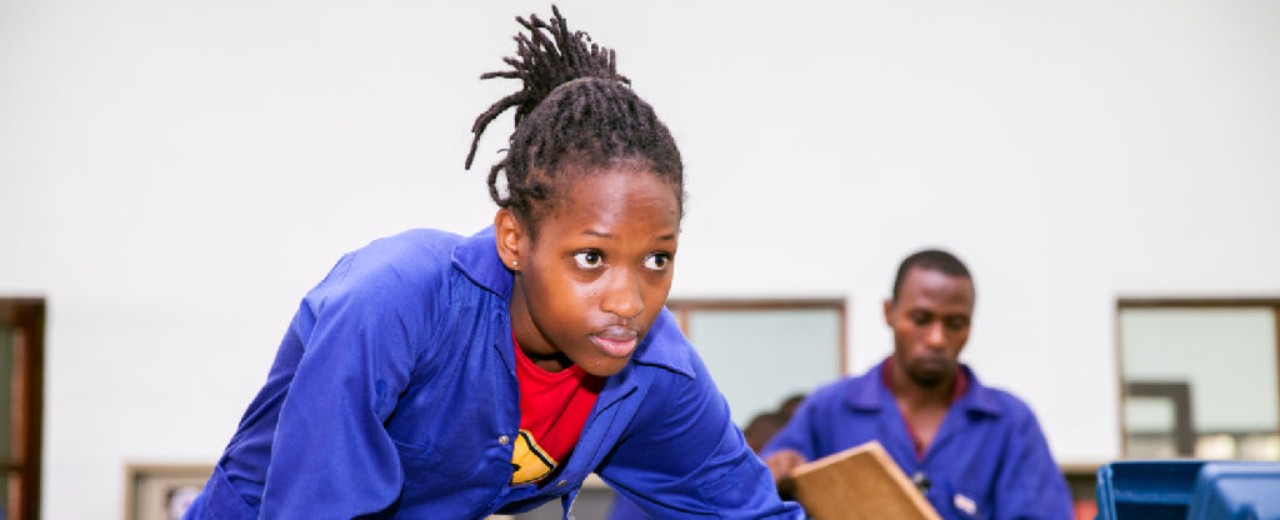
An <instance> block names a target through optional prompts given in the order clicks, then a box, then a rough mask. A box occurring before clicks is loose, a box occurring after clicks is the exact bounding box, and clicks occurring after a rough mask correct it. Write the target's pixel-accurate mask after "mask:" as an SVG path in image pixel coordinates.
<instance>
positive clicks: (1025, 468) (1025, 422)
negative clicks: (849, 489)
mask: <svg viewBox="0 0 1280 520" xmlns="http://www.w3.org/2000/svg"><path fill="white" fill-rule="evenodd" d="M974 302H975V291H974V285H973V279H972V277H971V276H970V274H969V270H968V269H967V268H966V267H965V265H964V264H963V263H962V262H961V261H960V260H959V259H958V258H956V257H955V256H953V255H952V254H950V253H948V252H945V251H939V250H925V251H920V252H917V253H915V254H913V255H911V256H909V257H907V258H906V259H905V260H903V262H902V264H901V265H900V266H899V268H898V274H897V277H896V278H895V280H894V284H893V295H892V297H891V298H890V299H888V300H886V301H885V302H884V319H885V323H886V324H888V325H889V328H890V329H892V330H893V339H894V350H893V354H892V355H890V356H889V357H888V358H886V359H885V360H884V361H883V362H881V363H880V364H879V365H878V366H876V367H875V368H873V369H871V370H870V371H868V372H867V373H866V374H864V375H862V376H857V377H847V378H843V379H841V380H839V381H836V382H835V383H832V384H829V385H826V386H824V387H822V388H819V389H818V390H816V391H815V392H813V393H812V394H810V397H809V398H808V399H806V400H805V401H804V403H803V404H801V405H800V407H799V409H798V410H797V411H796V414H795V416H794V417H793V418H792V419H791V421H790V422H789V423H788V424H787V426H786V427H785V428H783V430H782V431H781V432H779V433H778V434H777V435H776V436H775V437H774V438H773V440H772V441H770V442H769V443H768V445H767V446H766V447H765V448H764V450H763V451H762V452H761V457H762V458H763V459H764V460H765V463H766V464H767V465H768V466H769V470H770V472H771V473H773V477H774V480H775V481H776V482H777V483H778V486H779V489H780V490H783V491H786V490H787V489H789V488H790V485H791V482H790V474H791V471H792V470H793V469H794V468H795V467H796V466H799V465H800V464H803V463H805V462H808V461H811V460H816V459H819V458H822V457H825V456H828V455H832V454H834V453H837V452H840V451H844V450H846V449H848V448H852V447H854V446H858V445H861V444H863V443H866V442H868V441H872V440H876V441H879V442H880V444H882V445H883V446H884V448H885V450H886V451H887V452H888V453H889V455H890V456H891V457H892V458H893V460H894V461H895V462H896V463H897V464H898V466H899V467H901V468H902V470H903V472H905V473H906V474H907V475H908V476H909V477H910V478H911V479H912V481H914V482H915V483H916V485H917V487H919V488H920V489H921V491H922V492H923V493H924V494H925V496H926V497H927V498H928V500H929V503H930V504H932V505H933V507H934V509H936V510H937V511H938V513H939V514H940V515H941V516H942V517H943V518H991V519H1002V518H1010V519H1012V518H1019V519H1064V520H1067V519H1071V518H1072V516H1073V512H1072V503H1071V496H1070V493H1069V491H1068V490H1067V485H1066V480H1065V478H1064V477H1063V475H1062V473H1061V471H1060V470H1059V468H1058V466H1057V465H1056V464H1055V463H1054V460H1053V457H1052V455H1051V454H1050V452H1049V446H1048V444H1047V442H1046V441H1045V438H1044V434H1043V433H1042V432H1041V430H1040V425H1039V423H1038V422H1037V421H1036V417H1035V414H1034V413H1032V411H1031V409H1030V408H1029V407H1027V405H1026V404H1025V403H1023V402H1022V401H1021V400H1019V399H1018V398H1017V397H1014V396H1013V395H1012V394H1010V393H1008V392H1005V391H1002V390H998V389H995V388H990V387H987V386H984V385H983V384H982V383H981V382H980V381H979V380H978V378H977V377H976V376H975V375H974V373H973V370H972V369H970V368H969V367H968V366H967V365H964V364H962V363H960V362H959V357H960V352H961V351H962V350H963V349H964V346H965V343H966V342H968V340H969V328H970V322H971V320H972V318H973V308H974Z"/></svg>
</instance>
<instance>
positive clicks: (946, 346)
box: [884, 267, 974, 387]
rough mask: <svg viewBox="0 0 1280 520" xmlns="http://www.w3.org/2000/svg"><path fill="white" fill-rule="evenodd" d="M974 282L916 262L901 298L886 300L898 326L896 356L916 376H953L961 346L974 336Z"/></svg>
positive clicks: (932, 382) (888, 318)
mask: <svg viewBox="0 0 1280 520" xmlns="http://www.w3.org/2000/svg"><path fill="white" fill-rule="evenodd" d="M973 302H974V292H973V282H972V281H971V280H969V279H968V278H962V277H957V276H951V275H948V274H946V273H943V272H940V271H935V270H930V269H922V268H919V267H913V268H911V270H909V271H908V272H907V275H906V278H905V279H904V280H903V281H902V284H901V286H900V287H899V292H898V295H897V299H896V300H892V301H886V302H885V304H884V318H885V322H886V323H887V324H888V325H889V327H890V328H892V329H893V343H894V346H893V355H894V362H895V363H897V364H898V365H899V366H901V367H902V368H903V369H904V371H905V372H906V373H907V376H908V377H910V378H911V380H912V381H913V382H915V383H916V384H918V385H920V386H924V387H936V386H938V385H940V384H942V383H944V382H948V381H950V380H951V375H952V374H954V373H955V371H956V367H957V366H958V363H959V362H960V361H959V359H960V351H961V350H963V349H964V345H965V343H966V342H968V341H969V322H970V320H971V319H972V317H973Z"/></svg>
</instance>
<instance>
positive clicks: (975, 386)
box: [845, 362, 1000, 415]
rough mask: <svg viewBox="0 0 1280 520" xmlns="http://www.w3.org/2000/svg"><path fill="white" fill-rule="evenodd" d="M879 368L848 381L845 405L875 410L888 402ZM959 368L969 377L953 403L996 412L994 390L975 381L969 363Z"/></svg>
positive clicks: (971, 409)
mask: <svg viewBox="0 0 1280 520" xmlns="http://www.w3.org/2000/svg"><path fill="white" fill-rule="evenodd" d="M883 368H884V363H883V362H881V363H880V364H877V365H876V366H875V368H872V369H871V370H870V371H868V372H867V373H866V374H865V375H863V376H862V377H858V378H854V379H853V380H852V381H851V382H850V384H849V389H848V393H846V394H845V404H846V405H848V406H849V407H850V408H853V409H856V410H865V411H877V410H880V408H881V407H883V406H884V405H885V404H886V403H892V402H893V395H892V393H890V392H889V389H888V388H885V387H884V384H883V383H882V381H883V379H881V378H882V377H883V376H882V375H881V370H882V369H883ZM960 369H961V370H964V371H965V374H966V375H968V376H969V390H968V391H966V392H965V393H964V395H962V396H960V400H958V401H956V402H955V406H959V407H961V409H963V410H964V411H966V412H971V413H980V414H986V415H1000V405H999V402H998V400H997V395H996V393H995V392H994V391H992V389H990V388H988V387H986V386H984V385H983V384H982V383H981V382H980V381H978V377H977V376H975V375H974V374H973V370H972V369H970V368H969V365H966V364H963V363H961V364H960Z"/></svg>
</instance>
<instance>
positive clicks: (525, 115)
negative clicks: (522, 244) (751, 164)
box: [466, 5, 684, 233]
mask: <svg viewBox="0 0 1280 520" xmlns="http://www.w3.org/2000/svg"><path fill="white" fill-rule="evenodd" d="M551 10H552V17H551V19H550V20H549V21H545V22H544V21H543V20H541V19H540V18H538V16H537V15H530V16H529V19H528V20H525V19H524V18H520V17H517V18H516V22H518V23H519V24H520V25H521V26H523V27H524V28H525V29H526V30H527V31H528V34H527V35H526V34H517V35H516V37H515V40H516V45H517V55H516V56H515V57H507V58H504V59H503V62H505V63H506V64H508V65H510V66H511V70H505V71H497V72H489V73H485V74H483V75H481V76H480V79H482V80H484V79H491V78H510V79H519V80H520V81H521V82H523V84H524V85H523V88H522V89H521V90H519V91H517V92H514V93H512V94H510V95H508V96H506V97H504V98H502V99H500V100H498V102H496V103H494V104H493V105H492V106H490V107H489V109H488V110H486V111H485V112H484V113H482V114H480V116H479V117H477V118H476V121H475V123H474V124H473V125H472V127H471V132H472V133H473V134H475V137H474V138H473V139H472V140H471V151H470V152H469V153H468V154H467V162H466V168H467V169H470V168H471V163H472V160H473V159H474V158H475V153H476V146H477V145H478V144H479V141H480V136H481V135H482V134H483V133H484V131H485V128H487V127H488V126H489V123H491V122H493V120H494V119H496V118H497V117H498V116H499V115H501V114H502V113H503V112H505V111H507V110H508V109H511V108H514V109H515V132H514V133H512V135H511V137H510V139H509V143H508V144H509V146H508V148H507V151H506V155H505V156H504V157H503V159H502V160H500V161H498V162H497V163H496V164H494V165H493V167H492V168H491V169H490V170H489V179H488V183H489V196H490V197H491V198H493V201H494V202H495V203H497V205H498V206H499V207H501V208H510V209H511V210H512V211H513V212H514V213H515V215H516V217H517V218H518V219H519V220H520V221H521V222H523V223H524V224H526V225H527V227H528V228H529V232H530V233H536V228H537V226H535V225H532V224H534V223H536V221H537V219H538V218H539V217H540V216H542V215H543V214H545V212H546V211H547V210H549V209H551V208H552V206H553V205H554V201H555V199H556V197H555V195H556V193H557V190H560V189H563V188H564V187H565V184H567V183H561V182H558V181H563V180H564V179H563V178H562V177H565V176H567V175H568V173H567V172H568V171H574V172H585V171H590V170H599V169H600V168H604V167H608V166H610V165H615V164H617V163H618V162H619V161H628V160H640V161H642V164H644V166H646V167H648V169H650V170H651V171H653V172H654V173H657V174H658V175H660V176H661V177H662V178H663V179H664V180H665V181H667V183H668V184H670V185H671V187H672V189H673V190H675V194H676V199H677V201H678V202H679V203H680V206H681V207H682V206H683V199H684V165H683V163H682V162H681V160H680V151H679V149H677V148H676V144H675V140H674V139H673V138H672V137H671V132H670V131H668V130H667V127H666V125H664V124H663V123H662V121H661V120H659V119H658V116H657V114H655V113H654V111H653V107H651V106H649V104H648V103H646V102H645V101H644V100H642V99H640V97H639V96H637V95H636V94H635V92H634V91H632V90H631V87H630V85H631V80H629V79H627V78H626V77H624V76H622V75H621V74H618V72H617V69H616V59H615V56H614V52H613V50H611V49H606V48H604V47H601V46H599V45H597V44H595V43H593V42H592V41H591V37H590V36H588V35H587V34H586V33H585V32H582V31H575V32H570V31H569V28H568V25H567V24H566V23H565V19H564V17H563V16H561V15H560V10H559V9H558V8H556V7H555V6H554V5H553V6H552V7H551ZM570 166H575V167H577V168H569V167H570ZM562 167H563V168H562ZM558 174H559V175H558ZM499 181H505V182H501V183H500V182H499ZM500 184H501V185H504V187H505V193H503V190H500V189H499V186H500ZM681 213H683V210H682V211H681Z"/></svg>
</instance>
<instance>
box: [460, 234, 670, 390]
mask: <svg viewBox="0 0 1280 520" xmlns="http://www.w3.org/2000/svg"><path fill="white" fill-rule="evenodd" d="M453 266H454V268H455V269H457V270H458V271H461V272H462V274H463V275H464V276H466V277H467V279H469V280H471V282H472V283H474V284H476V285H477V286H479V287H480V288H481V289H484V290H486V291H488V292H491V293H493V294H494V295H495V296H497V297H499V298H502V299H503V300H506V301H507V303H508V307H509V306H510V302H511V288H512V286H513V285H514V284H515V281H514V277H513V276H512V274H511V271H509V270H508V269H507V266H506V265H505V264H503V263H502V259H501V258H500V257H498V245H497V235H496V234H495V233H494V230H493V226H489V227H486V228H484V229H482V230H480V232H478V233H476V234H474V235H472V236H470V237H468V238H466V239H464V240H463V241H462V242H461V243H460V244H458V246H457V247H455V248H454V250H453ZM691 352H693V347H692V346H691V345H689V340H688V339H686V338H685V337H684V334H683V333H681V332H680V327H679V326H677V325H676V320H675V318H674V317H673V316H671V313H670V312H668V311H667V310H665V309H664V310H663V311H662V314H660V315H659V316H658V319H657V321H655V322H654V324H653V326H652V327H650V328H649V333H648V334H646V335H645V337H644V341H642V342H640V345H639V346H638V347H637V348H636V353H635V355H634V356H633V357H632V361H635V362H637V363H640V364H643V365H658V366H661V367H665V368H667V369H669V370H673V371H675V372H678V373H681V374H684V375H685V376H687V377H689V378H693V377H694V371H693V361H692V360H691V359H690V353H691ZM627 370H630V367H628V368H627Z"/></svg>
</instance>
